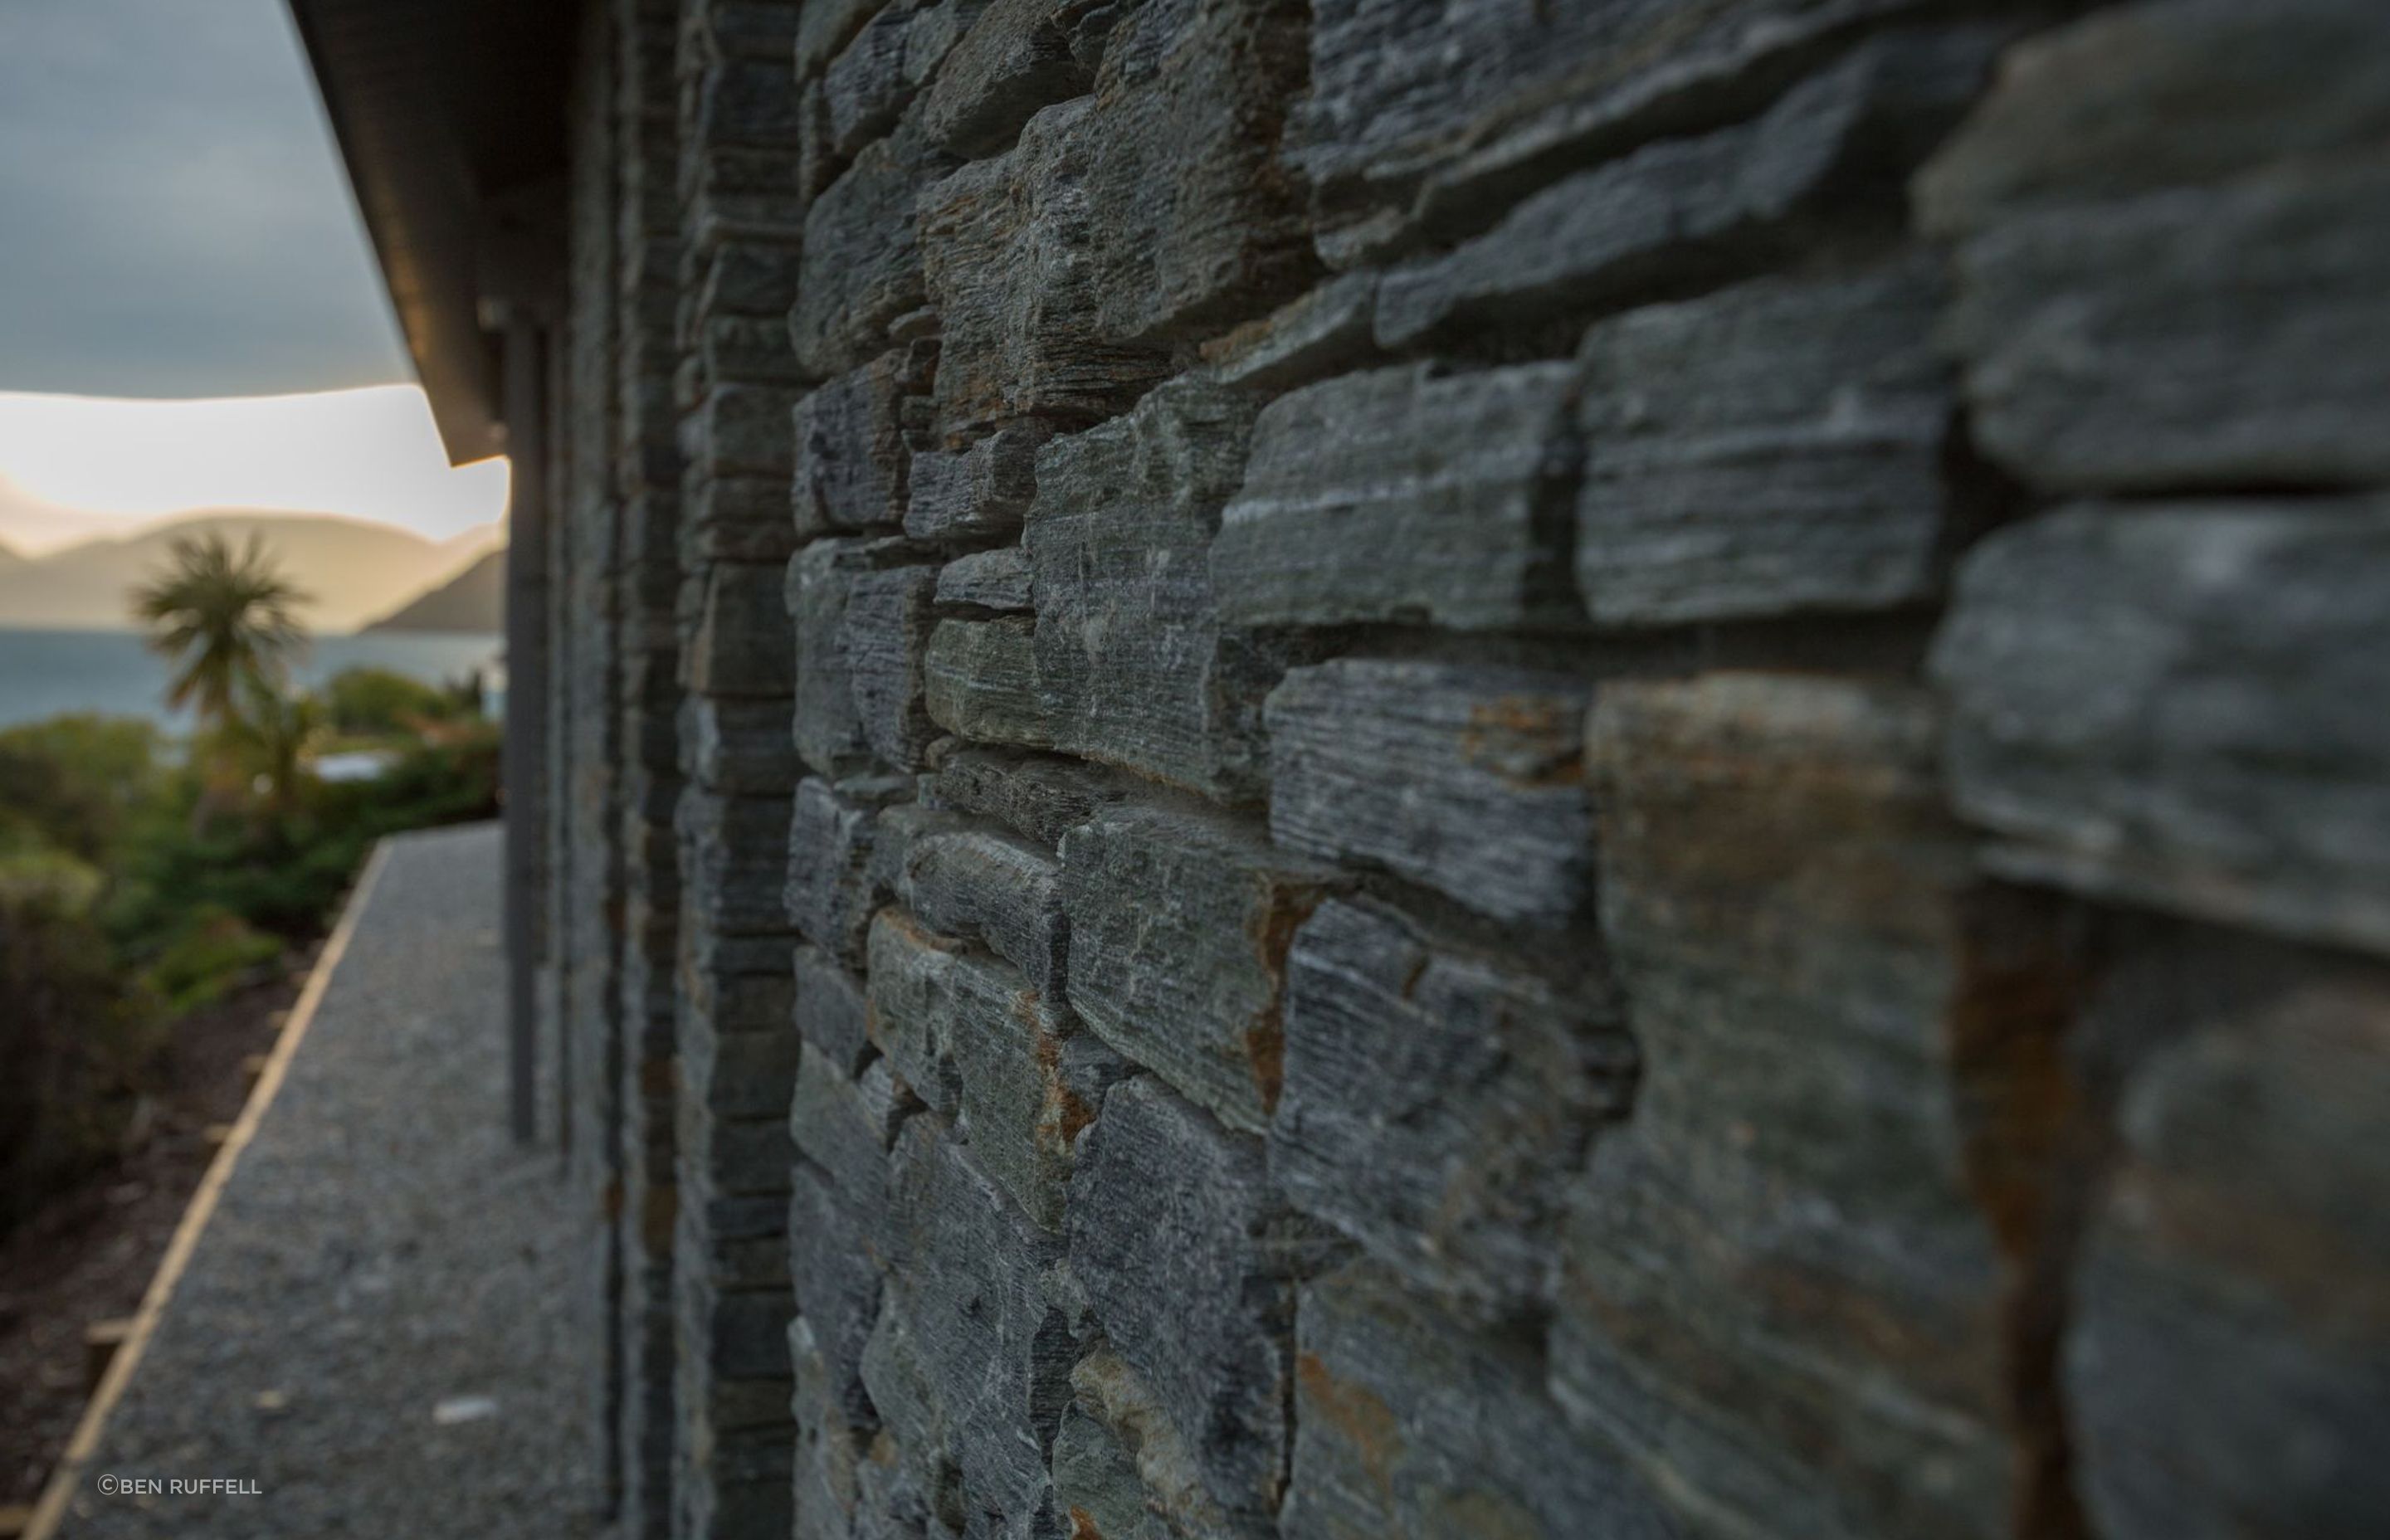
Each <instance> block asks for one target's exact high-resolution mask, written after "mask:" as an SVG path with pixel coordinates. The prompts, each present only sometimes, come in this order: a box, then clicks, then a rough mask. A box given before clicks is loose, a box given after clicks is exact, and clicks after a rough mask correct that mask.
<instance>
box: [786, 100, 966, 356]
mask: <svg viewBox="0 0 2390 1540" xmlns="http://www.w3.org/2000/svg"><path fill="white" fill-rule="evenodd" d="M950 164H951V162H949V161H946V160H942V159H941V158H940V157H938V156H937V155H935V154H934V153H932V152H931V151H929V150H928V148H926V147H925V146H923V145H922V144H921V143H920V142H919V132H918V130H917V128H916V127H915V125H914V123H913V122H912V120H910V119H907V120H906V122H903V123H901V124H899V125H898V127H897V129H896V132H895V133H894V134H893V135H890V136H889V137H887V138H885V139H879V140H875V141H873V142H872V143H871V144H869V145H867V146H866V147H865V148H864V149H863V152H862V153H861V154H859V155H857V156H856V157H855V158H854V164H853V165H851V166H849V167H847V169H846V173H845V174H844V175H842V176H841V177H840V178H839V179H838V180H837V181H836V182H835V183H833V184H831V186H830V187H829V190H828V191H826V192H824V193H823V194H822V195H821V196H820V197H819V198H816V199H814V201H813V205H812V207H811V208H809V209H808V210H806V212H805V254H804V271H803V278H802V279H801V280H800V282H799V285H798V289H797V302H796V307H795V308H794V309H793V310H791V311H790V313H789V331H790V336H791V337H793V338H794V339H795V340H796V346H797V358H798V361H799V362H800V363H802V364H803V365H804V366H805V367H806V368H807V369H809V370H811V371H812V372H813V373H814V374H815V375H816V376H817V377H819V378H823V379H827V378H829V376H832V375H835V374H837V373H839V372H840V371H842V370H844V369H851V368H853V367H854V366H856V365H859V364H861V363H863V362H864V361H865V360H866V359H868V358H870V357H872V356H873V355H875V354H876V353H879V352H880V349H881V348H882V347H884V346H885V345H886V341H887V337H888V327H889V323H891V322H893V321H894V320H895V319H896V318H897V317H899V316H901V315H904V314H906V313H907V312H909V311H914V310H918V309H919V308H920V307H921V303H922V301H923V299H924V297H925V291H924V289H922V287H921V249H920V246H919V242H918V241H917V240H916V239H915V237H914V219H913V203H914V199H916V198H917V197H918V196H919V193H920V190H921V188H922V187H924V186H927V185H928V184H929V183H931V182H932V181H934V180H936V179H937V178H938V177H939V176H941V175H943V174H944V172H945V171H946V169H947V168H948V167H949V165H950Z"/></svg>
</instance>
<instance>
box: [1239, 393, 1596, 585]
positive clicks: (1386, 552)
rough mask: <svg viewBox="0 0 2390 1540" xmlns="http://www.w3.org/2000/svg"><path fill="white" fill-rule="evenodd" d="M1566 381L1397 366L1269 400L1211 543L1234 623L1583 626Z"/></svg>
mask: <svg viewBox="0 0 2390 1540" xmlns="http://www.w3.org/2000/svg"><path fill="white" fill-rule="evenodd" d="M1575 392H1576V371H1575V369H1574V367H1572V366H1569V365H1566V364H1529V365H1521V366H1515V367H1511V368H1503V369H1491V370H1485V371H1482V372H1479V373H1473V374H1458V375H1455V374H1447V373H1445V372H1443V371H1442V370H1440V369H1439V368H1437V367H1435V366H1428V365H1417V366H1400V367H1396V368H1390V369H1380V370H1375V371H1372V372H1370V373H1368V374H1358V375H1347V376H1345V377H1344V378H1343V379H1331V380H1327V381H1325V382H1323V383H1321V384H1317V385H1312V386H1307V387H1305V388H1304V389H1303V390H1300V391H1294V392H1293V393H1291V394H1290V395H1285V396H1281V397H1279V399H1278V400H1277V401H1275V402H1273V403H1271V404H1270V405H1269V407H1268V409H1267V410H1266V411H1264V412H1263V413H1262V414H1261V418H1260V421H1259V422H1258V423H1257V424H1256V425H1255V427H1254V430H1253V463H1252V465H1251V467H1250V468H1249V469H1248V470H1247V471H1246V473H1245V477H1244V481H1243V486H1242V490H1240V492H1239V493H1238V494H1237V495H1236V499H1235V501H1233V502H1231V503H1230V504H1228V507H1227V512H1226V513H1225V514H1224V515H1223V516H1222V520H1221V528H1220V535H1219V538H1218V540H1217V541H1215V542H1214V545H1213V550H1212V581H1213V583H1214V585H1215V586H1216V588H1217V590H1218V593H1219V597H1220V598H1219V602H1220V609H1221V612H1222V613H1223V614H1224V615H1225V616H1226V617H1227V619H1228V620H1230V621H1231V622H1236V623H1238V624H1241V625H1342V624H1349V623H1353V622H1373V621H1374V622H1413V623H1418V622H1426V623H1433V624H1436V625H1444V626H1450V627H1454V628H1456V629H1460V630H1488V629H1515V628H1519V627H1541V626H1551V625H1562V624H1566V623H1568V622H1572V621H1574V620H1577V619H1578V618H1579V610H1578V605H1577V601H1576V597H1575V595H1574V592H1573V591H1572V588H1571V584H1570V581H1569V572H1568V562H1569V548H1570V539H1569V533H1568V528H1567V514H1566V511H1565V509H1566V507H1567V506H1568V499H1569V497H1570V495H1571V493H1572V491H1573V489H1574V485H1575V479H1576V472H1577V462H1578V455H1577V449H1576V438H1575V432H1574V425H1573V424H1572V423H1571V421H1570V407H1571V405H1572V404H1573V403H1574V399H1575Z"/></svg>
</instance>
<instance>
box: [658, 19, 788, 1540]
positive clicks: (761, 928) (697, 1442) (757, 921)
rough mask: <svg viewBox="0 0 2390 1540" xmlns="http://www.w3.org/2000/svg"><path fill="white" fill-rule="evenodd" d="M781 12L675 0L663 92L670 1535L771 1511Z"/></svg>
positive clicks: (783, 749)
mask: <svg viewBox="0 0 2390 1540" xmlns="http://www.w3.org/2000/svg"><path fill="white" fill-rule="evenodd" d="M796 26H797V6H794V5H787V4H764V3H748V0H689V3H687V4H686V5H684V6H683V8H682V13H681V32H680V38H679V50H678V56H677V73H678V91H679V155H680V160H679V177H678V189H679V199H680V221H681V223H680V232H681V242H680V251H679V257H680V264H681V265H680V274H679V278H680V283H679V295H678V314H677V322H678V327H679V343H680V364H679V372H678V377H677V379H676V400H677V404H678V406H679V408H680V411H681V417H680V449H681V455H682V461H683V467H684V470H683V479H682V483H681V488H680V494H681V495H680V518H679V532H678V533H679V545H680V578H681V582H680V591H679V597H678V617H677V618H678V622H679V645H680V658H679V661H680V675H679V682H680V687H681V690H682V699H681V700H680V703H679V717H678V722H677V732H678V748H679V756H680V771H681V775H682V787H681V791H680V797H679V802H678V806H677V810H676V827H677V832H678V840H679V873H680V883H681V897H680V905H679V920H680V926H679V937H678V955H677V1000H676V1007H677V1031H678V1042H677V1047H678V1064H677V1070H678V1072H677V1096H678V1105H677V1108H676V1115H675V1161H676V1170H677V1173H678V1182H677V1185H678V1201H677V1205H676V1213H675V1247H674V1251H675V1257H674V1268H673V1280H672V1284H673V1290H674V1293H675V1314H676V1343H677V1360H678V1361H677V1371H678V1381H679V1383H678V1399H679V1405H678V1407H677V1415H676V1424H675V1437H676V1440H677V1445H676V1450H675V1474H674V1480H675V1504H674V1513H673V1526H674V1527H673V1532H672V1533H673V1534H675V1536H683V1537H688V1540H713V1537H728V1536H745V1535H758V1534H778V1533H781V1532H783V1531H785V1529H786V1528H787V1525H788V1518H789V1459H790V1440H791V1432H790V1421H789V1402H790V1380H789V1361H788V1351H787V1339H786V1335H785V1328H786V1324H787V1317H788V1315H789V1313H790V1292H789V1273H788V1263H787V1246H786V1242H785V1241H784V1239H783V1238H782V1234H783V1226H784V1224H785V1222H786V1215H787V1212H788V1201H789V1199H788V1193H789V1162H788V1157H787V1136H786V1133H785V1128H786V1117H787V1111H788V1103H789V1096H790V1090H791V1088H792V1086H793V1084H794V1079H795V1072H796V1067H797V1059H796V1053H795V1039H794V1037H793V1035H792V1034H791V1033H790V1030H789V1008H790V1006H789V1001H790V939H789V935H788V923H787V920H786V918H785V916H784V915H783V914H782V912H781V908H780V905H779V901H778V900H779V885H780V884H779V878H780V867H781V865H782V863H781V861H780V859H779V858H778V854H777V853H778V851H779V850H780V848H781V846H782V842H783V841H785V838H786V832H787V828H788V814H787V807H788V797H789V793H790V789H792V787H793V785H794V781H795V774H794V765H795V756H794V753H793V751H792V750H791V747H790V738H789V720H790V711H791V706H790V688H791V684H792V678H791V674H790V657H791V649H790V643H789V635H788V621H787V616H786V614H785V612H784V610H782V607H781V604H780V583H781V567H782V563H783V562H784V561H785V560H786V558H787V557H788V554H789V545H790V543H789V539H788V521H787V514H786V508H787V504H788V485H789V475H790V448H789V437H788V427H787V425H788V413H789V409H790V404H791V403H792V402H793V400H794V399H795V396H796V393H797V391H796V388H795V387H796V383H797V381H798V380H799V379H802V374H801V372H800V368H799V366H798V364H797V362H796V359H795V356H794V354H793V353H792V351H791V349H790V343H789V338H788V333H787V330H786V327H785V326H784V325H783V322H782V319H781V314H782V312H783V310H784V309H785V307H786V305H787V303H788V298H789V295H790V291H791V285H792V282H793V279H794V276H795V273H796V268H797V261H798V242H799V239H800V236H801V226H800V225H799V212H800V205H799V199H798V194H797V186H796V179H795V171H796V154H795V152H796V149H797V148H798V136H797V131H796V130H797V119H796V111H795V102H794V99H793V96H792V94H791V93H790V91H788V90H787V89H786V85H787V74H788V58H789V50H790V47H791V46H792V45H793V43H794V39H795V36H796Z"/></svg>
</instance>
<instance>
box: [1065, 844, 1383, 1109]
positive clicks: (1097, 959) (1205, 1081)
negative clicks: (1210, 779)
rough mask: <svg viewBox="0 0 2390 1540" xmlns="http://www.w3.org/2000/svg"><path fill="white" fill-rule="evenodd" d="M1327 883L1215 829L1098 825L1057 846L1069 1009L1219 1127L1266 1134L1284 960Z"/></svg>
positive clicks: (1280, 1058)
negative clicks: (1067, 927) (1067, 929)
mask: <svg viewBox="0 0 2390 1540" xmlns="http://www.w3.org/2000/svg"><path fill="white" fill-rule="evenodd" d="M1335 882H1336V874H1335V873H1334V872H1332V871H1330V870H1329V869H1328V868H1325V867H1322V866H1316V865H1314V864H1312V863H1310V862H1308V861H1305V860H1304V859H1302V858H1301V857H1298V856H1291V855H1287V854H1285V853H1281V852H1279V851H1277V850H1274V849H1272V848H1271V847H1270V845H1269V844H1268V843H1267V842H1266V841H1264V840H1262V839H1261V838H1260V836H1259V834H1258V833H1257V832H1253V831H1249V830H1248V829H1246V828H1244V827H1243V826H1241V825H1239V824H1234V823H1230V822H1227V820H1224V819H1218V818H1212V817H1199V816H1193V815H1186V814H1180V813H1173V812H1163V811H1160V810H1157V809H1150V808H1133V807H1119V808H1111V809H1107V810H1105V811H1102V812H1100V813H1098V814H1097V815H1095V816H1094V817H1093V818H1092V819H1091V820H1089V821H1088V822H1086V823H1084V824H1081V825H1079V826H1078V827H1077V828H1073V829H1072V830H1071V831H1070V832H1069V833H1068V834H1066V835H1064V836H1063V839H1062V903H1063V908H1064V909H1065V911H1066V912H1067V913H1068V915H1069V917H1070V921H1071V956H1070V977H1071V987H1070V994H1071V1006H1072V1008H1073V1009H1074V1010H1076V1011H1077V1012H1078V1013H1079V1015H1080V1016H1081V1017H1083V1018H1084V1019H1086V1022H1087V1023H1088V1025H1090V1026H1092V1027H1093V1028H1094V1029H1095V1030H1096V1032H1097V1033H1098V1035H1099V1036H1101V1037H1102V1038H1103V1039H1104V1040H1105V1041H1106V1042H1107V1043H1110V1044H1111V1046H1113V1047H1114V1048H1116V1049H1118V1050H1119V1051H1120V1052H1121V1053H1123V1054H1124V1055H1126V1056H1127V1057H1128V1058H1129V1059H1131V1060H1133V1061H1135V1062H1137V1063H1139V1064H1145V1065H1150V1066H1151V1067H1152V1068H1153V1069H1155V1070H1157V1071H1159V1072H1161V1074H1162V1075H1163V1078H1164V1079H1166V1080H1168V1081H1169V1082H1170V1083H1171V1084H1174V1085H1176V1086H1177V1087H1178V1089H1179V1090H1180V1091H1181V1092H1183V1093H1184V1094H1185V1095H1187V1096H1188V1097H1192V1098H1193V1099H1194V1100H1195V1101H1196V1102H1198V1103H1199V1104H1201V1106H1203V1107H1205V1108H1208V1109H1210V1110H1211V1111H1212V1112H1213V1113H1214V1114H1215V1115H1216V1116H1218V1117H1219V1118H1220V1120H1221V1121H1222V1122H1224V1123H1227V1124H1228V1125H1229V1126H1231V1127H1234V1128H1239V1129H1242V1130H1244V1131H1246V1132H1248V1133H1253V1134H1258V1133H1261V1132H1262V1131H1263V1130H1264V1129H1266V1128H1267V1127H1268V1125H1269V1116H1270V1110H1271V1109H1272V1108H1274V1107H1276V1106H1277V1104H1278V1095H1279V1084H1280V1081H1281V1079H1282V1077H1283V1073H1284V1064H1285V1037H1284V1033H1283V1030H1282V1012H1283V995H1284V989H1285V982H1286V953H1287V947H1288V944H1289V942H1290V941H1291V938H1292V936H1293V934H1294V931H1295V929H1296V927H1298V926H1300V925H1301V924H1302V923H1303V921H1304V919H1305V918H1308V917H1309V916H1310V914H1311V911H1312V910H1313V909H1314V908H1315V907H1317V905H1318V904H1319V902H1320V900H1321V899H1322V898H1323V897H1325V896H1326V895H1327V893H1328V892H1330V889H1331V888H1332V887H1333V885H1334V884H1335Z"/></svg>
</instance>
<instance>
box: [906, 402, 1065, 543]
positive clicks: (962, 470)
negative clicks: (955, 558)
mask: <svg viewBox="0 0 2390 1540" xmlns="http://www.w3.org/2000/svg"><path fill="white" fill-rule="evenodd" d="M1044 437H1045V436H1044V435H1043V434H1042V433H1039V432H1037V431H1036V430H1034V429H1027V428H1008V429H1006V430H1003V431H1001V432H997V433H994V434H991V435H989V436H988V437H986V438H984V439H982V440H980V441H979V443H975V444H972V445H971V446H970V448H969V449H967V450H964V451H963V452H961V453H960V454H955V455H945V454H936V455H916V456H913V465H912V500H911V502H910V503H909V504H907V505H906V509H905V533H906V534H909V535H911V536H912V537H913V538H914V539H916V540H979V539H984V538H987V537H990V536H996V535H1006V534H1010V533H1013V532H1014V531H1016V530H1018V529H1020V528H1021V521H1022V519H1024V518H1026V517H1027V515H1028V513H1029V505H1030V502H1031V501H1032V500H1033V499H1034V498H1035V497H1036V495H1037V446H1038V444H1039V443H1043V442H1044Z"/></svg>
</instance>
